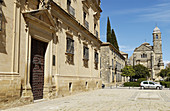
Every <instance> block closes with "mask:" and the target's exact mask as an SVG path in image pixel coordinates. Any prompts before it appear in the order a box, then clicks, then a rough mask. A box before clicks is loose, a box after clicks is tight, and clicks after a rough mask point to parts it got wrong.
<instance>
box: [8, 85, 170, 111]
mask: <svg viewBox="0 0 170 111" xmlns="http://www.w3.org/2000/svg"><path fill="white" fill-rule="evenodd" d="M5 111H170V90H139V89H137V88H135V89H128V88H126V89H121V88H119V89H116V88H114V89H100V90H95V91H89V92H83V93H79V94H75V95H72V96H67V97H63V98H57V99H54V100H49V101H43V102H37V103H34V104H30V105H25V106H21V107H16V108H12V109H7V110H5Z"/></svg>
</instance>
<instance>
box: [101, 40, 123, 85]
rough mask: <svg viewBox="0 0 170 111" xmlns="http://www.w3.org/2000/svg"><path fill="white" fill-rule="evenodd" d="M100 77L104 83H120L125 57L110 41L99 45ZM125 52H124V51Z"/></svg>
mask: <svg viewBox="0 0 170 111" xmlns="http://www.w3.org/2000/svg"><path fill="white" fill-rule="evenodd" d="M100 53H101V72H100V74H101V78H102V81H103V83H104V84H106V85H109V84H112V83H114V84H115V85H116V84H117V83H121V82H123V81H125V79H124V78H123V77H122V76H121V69H122V68H124V66H125V60H126V58H125V57H124V56H123V55H122V54H121V53H120V52H119V51H118V50H117V49H116V48H115V47H114V46H113V45H112V44H110V43H108V42H107V43H102V45H101V52H100ZM124 54H125V53H124Z"/></svg>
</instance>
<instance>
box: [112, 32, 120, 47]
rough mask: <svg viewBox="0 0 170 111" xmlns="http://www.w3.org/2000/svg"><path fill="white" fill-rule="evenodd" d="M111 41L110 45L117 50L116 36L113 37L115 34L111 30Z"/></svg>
mask: <svg viewBox="0 0 170 111" xmlns="http://www.w3.org/2000/svg"><path fill="white" fill-rule="evenodd" d="M111 35H112V36H111V39H112V42H111V43H112V45H113V46H114V47H115V48H116V49H117V50H119V45H118V42H117V39H116V35H115V32H114V30H113V29H112V34H111Z"/></svg>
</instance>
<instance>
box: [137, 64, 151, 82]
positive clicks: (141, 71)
mask: <svg viewBox="0 0 170 111" xmlns="http://www.w3.org/2000/svg"><path fill="white" fill-rule="evenodd" d="M134 70H135V76H134V78H136V79H139V78H147V77H150V74H149V70H148V68H147V67H145V66H143V65H141V64H138V65H135V66H134Z"/></svg>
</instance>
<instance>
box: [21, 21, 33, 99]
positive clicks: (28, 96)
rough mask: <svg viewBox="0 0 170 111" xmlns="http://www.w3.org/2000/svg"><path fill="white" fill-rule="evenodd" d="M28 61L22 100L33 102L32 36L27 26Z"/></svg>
mask: <svg viewBox="0 0 170 111" xmlns="http://www.w3.org/2000/svg"><path fill="white" fill-rule="evenodd" d="M25 30H26V59H25V61H26V62H25V63H26V65H25V76H24V83H23V92H22V98H23V99H27V100H30V102H31V101H33V93H32V91H31V85H30V59H31V36H30V35H29V27H28V25H27V24H26V29H25Z"/></svg>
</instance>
